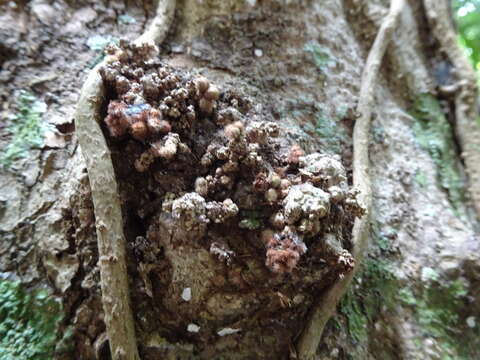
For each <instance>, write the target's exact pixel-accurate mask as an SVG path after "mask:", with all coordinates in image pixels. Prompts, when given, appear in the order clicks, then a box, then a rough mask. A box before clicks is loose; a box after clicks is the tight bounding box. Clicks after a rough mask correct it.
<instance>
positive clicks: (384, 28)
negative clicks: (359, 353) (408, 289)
mask: <svg viewBox="0 0 480 360" xmlns="http://www.w3.org/2000/svg"><path fill="white" fill-rule="evenodd" d="M426 1H428V0H426ZM404 6H405V0H392V2H391V4H390V10H389V13H388V15H387V16H386V18H385V19H384V20H383V22H382V25H381V27H380V29H379V31H378V33H377V36H376V38H375V41H374V43H373V46H372V48H371V50H370V52H369V54H368V58H367V62H366V64H365V68H364V70H363V74H362V84H361V88H360V95H359V103H358V106H357V113H358V114H359V115H360V116H359V118H358V119H357V121H356V123H355V127H354V130H353V151H354V157H353V184H354V186H355V187H356V188H358V189H359V190H360V201H361V204H362V205H363V206H364V208H365V209H366V215H365V216H363V217H362V218H359V219H358V218H357V219H356V220H355V224H354V227H353V251H352V254H353V256H354V259H355V261H356V263H357V266H355V268H354V269H353V271H350V272H349V273H347V274H346V276H345V277H344V278H343V279H341V280H339V281H338V282H337V283H335V284H334V285H333V286H332V287H331V288H329V289H328V290H326V291H325V292H324V293H323V294H322V295H321V296H320V297H319V299H318V302H317V304H316V305H315V306H314V307H313V309H312V311H311V316H310V317H309V319H308V320H307V324H306V326H305V329H304V331H303V333H302V334H301V336H300V338H299V341H298V343H297V351H298V357H299V359H302V360H306V359H313V358H314V357H315V354H316V351H317V348H318V345H319V343H320V340H321V337H322V334H323V330H324V328H325V325H326V323H327V321H328V320H329V319H330V318H331V317H332V315H333V314H334V313H335V309H336V307H337V304H338V302H339V301H340V299H341V298H342V296H343V295H344V293H345V292H346V290H347V288H348V286H349V284H350V282H351V281H352V279H353V276H354V275H355V273H356V272H357V271H358V268H359V265H360V263H361V260H362V258H363V253H364V250H365V248H366V247H367V243H368V236H369V223H370V212H371V208H372V189H371V182H370V176H369V173H368V171H369V159H368V145H369V132H370V123H371V118H372V107H373V106H374V92H375V84H376V82H377V77H378V73H379V69H380V66H381V63H382V59H383V56H384V54H385V51H386V49H387V46H388V44H389V42H390V40H391V38H392V34H393V32H394V30H395V28H396V26H397V22H398V19H399V16H400V14H401V12H402V9H403V8H404Z"/></svg>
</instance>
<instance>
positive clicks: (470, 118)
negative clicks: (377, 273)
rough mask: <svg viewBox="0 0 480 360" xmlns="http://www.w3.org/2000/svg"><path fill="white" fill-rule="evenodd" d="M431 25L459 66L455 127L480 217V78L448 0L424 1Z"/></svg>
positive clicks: (456, 67) (444, 49)
mask: <svg viewBox="0 0 480 360" xmlns="http://www.w3.org/2000/svg"><path fill="white" fill-rule="evenodd" d="M424 7H425V12H426V15H427V19H428V21H429V23H430V24H429V25H430V28H431V29H432V32H433V33H434V34H435V36H436V38H437V40H438V42H439V43H440V45H441V47H442V49H443V51H444V53H445V54H446V55H447V56H448V57H449V59H450V61H451V62H452V64H453V65H454V67H455V70H456V75H457V77H458V80H459V89H458V90H457V91H456V96H455V127H456V133H457V134H458V138H459V142H460V145H461V147H462V157H463V160H464V161H465V167H466V170H467V174H468V178H469V193H470V196H471V197H472V200H473V205H474V206H475V210H476V211H477V216H479V217H480V124H479V122H478V117H479V114H478V112H477V101H478V100H477V96H478V93H477V77H476V74H475V71H474V70H473V68H472V66H471V65H470V63H469V61H468V59H467V58H466V56H465V54H464V52H463V50H462V48H461V47H460V45H459V44H458V41H457V34H456V32H455V29H454V28H453V25H452V22H451V20H450V12H449V11H450V10H449V8H450V6H449V2H447V1H445V0H444V1H439V0H424Z"/></svg>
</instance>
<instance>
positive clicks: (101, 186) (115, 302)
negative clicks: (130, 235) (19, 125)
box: [75, 0, 176, 359]
mask: <svg viewBox="0 0 480 360" xmlns="http://www.w3.org/2000/svg"><path fill="white" fill-rule="evenodd" d="M175 3H176V1H175V0H164V1H160V2H159V4H158V8H157V12H156V15H155V18H154V19H153V20H152V23H151V25H150V27H149V28H148V29H147V30H146V31H145V32H144V33H143V34H142V35H141V36H140V37H139V38H138V39H137V40H136V44H142V43H150V44H157V43H160V42H161V41H163V39H164V38H165V36H166V34H167V32H168V29H169V27H170V24H171V22H172V20H173V15H174V10H175ZM103 65H104V62H102V63H100V64H98V65H97V66H96V67H95V68H94V69H93V70H92V71H91V72H90V73H89V75H88V77H87V80H86V81H85V83H84V85H83V87H82V90H81V93H80V98H79V101H78V103H77V109H76V113H75V122H76V128H77V136H78V141H79V144H80V146H81V148H82V153H83V156H84V157H85V160H86V164H87V170H88V176H89V179H90V186H91V189H92V198H93V203H94V209H95V218H96V230H97V239H98V240H97V241H98V252H99V267H100V276H101V289H102V302H103V308H104V312H105V325H106V330H107V335H108V339H109V343H110V350H111V354H112V358H113V359H139V358H140V357H139V355H138V350H137V344H136V338H135V322H134V318H133V314H132V310H131V306H130V294H129V286H128V276H127V266H126V256H125V252H126V250H125V247H126V241H125V236H124V234H123V220H122V212H121V205H120V198H119V195H118V191H117V190H118V186H117V182H116V179H115V173H114V169H113V164H112V160H111V156H110V151H109V149H108V146H107V143H106V140H105V138H104V136H103V133H102V130H101V128H100V120H101V109H102V108H103V106H104V103H105V88H104V85H103V80H102V78H101V76H100V74H99V71H98V70H99V68H100V67H101V66H103Z"/></svg>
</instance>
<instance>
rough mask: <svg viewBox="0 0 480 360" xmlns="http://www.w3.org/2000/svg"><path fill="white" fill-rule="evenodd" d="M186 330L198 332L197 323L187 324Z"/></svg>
mask: <svg viewBox="0 0 480 360" xmlns="http://www.w3.org/2000/svg"><path fill="white" fill-rule="evenodd" d="M187 331H188V332H193V333H198V332H199V331H200V326H198V325H197V324H188V326H187Z"/></svg>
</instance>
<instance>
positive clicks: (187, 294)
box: [182, 287, 192, 301]
mask: <svg viewBox="0 0 480 360" xmlns="http://www.w3.org/2000/svg"><path fill="white" fill-rule="evenodd" d="M182 299H183V300H185V301H190V300H191V299H192V289H191V288H189V287H187V288H185V289H183V292H182Z"/></svg>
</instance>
